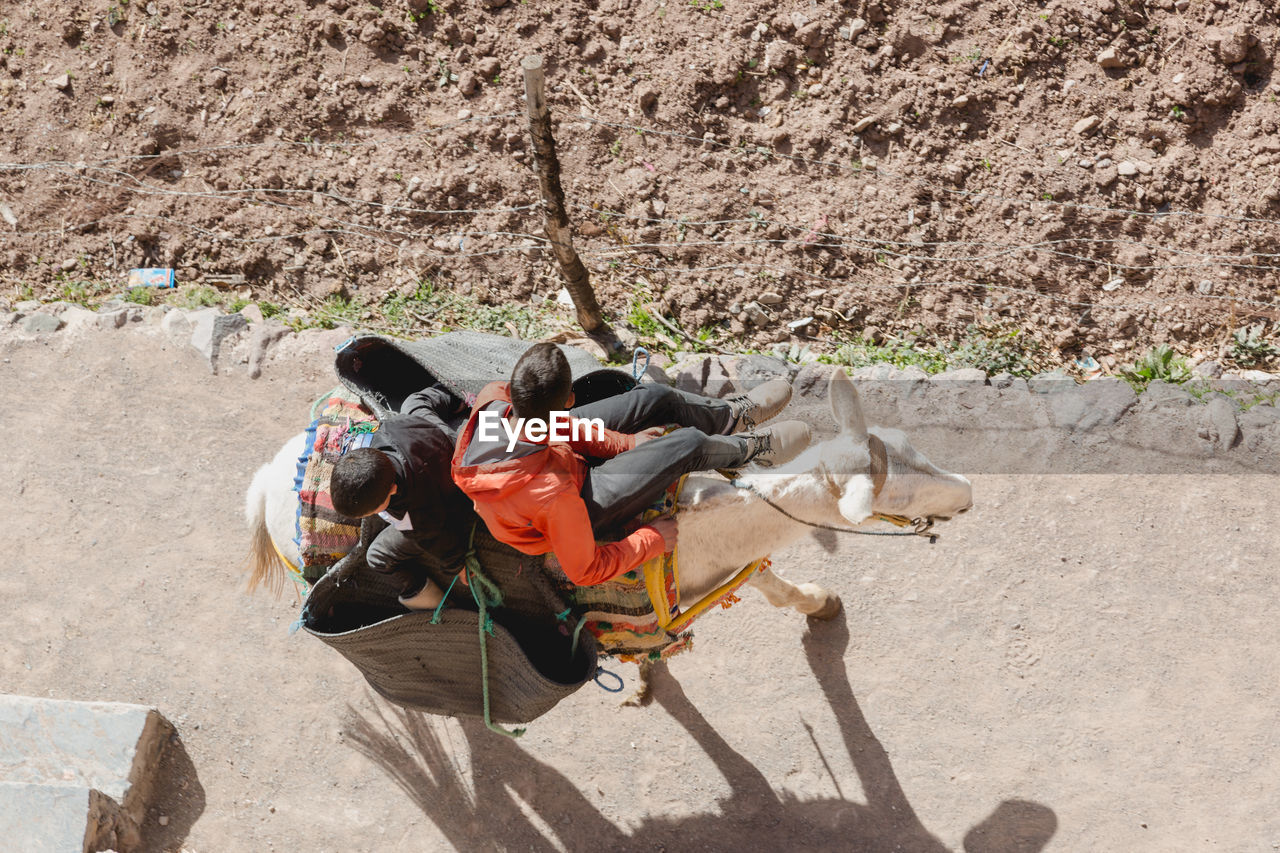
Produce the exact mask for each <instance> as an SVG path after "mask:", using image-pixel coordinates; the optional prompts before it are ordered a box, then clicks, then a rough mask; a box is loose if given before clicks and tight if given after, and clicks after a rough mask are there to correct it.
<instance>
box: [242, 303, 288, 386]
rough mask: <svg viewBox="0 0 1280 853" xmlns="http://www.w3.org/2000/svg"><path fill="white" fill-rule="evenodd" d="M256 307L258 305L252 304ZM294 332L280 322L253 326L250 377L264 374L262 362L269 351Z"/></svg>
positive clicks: (254, 377)
mask: <svg viewBox="0 0 1280 853" xmlns="http://www.w3.org/2000/svg"><path fill="white" fill-rule="evenodd" d="M250 307H253V308H256V307H257V306H256V305H254V306H250ZM292 334H293V330H292V329H289V328H288V327H286V326H284V325H282V324H280V323H258V324H256V325H255V326H254V327H253V333H252V335H251V337H250V338H249V370H248V373H249V378H250V379H257V378H258V377H259V376H261V375H262V362H263V361H265V360H266V358H267V352H268V351H269V350H270V349H271V347H272V346H273V345H274V344H275V343H276V342H277V341H279V340H280V339H281V338H285V337H288V336H289V335H292Z"/></svg>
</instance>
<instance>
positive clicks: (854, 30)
mask: <svg viewBox="0 0 1280 853" xmlns="http://www.w3.org/2000/svg"><path fill="white" fill-rule="evenodd" d="M866 28H867V22H866V21H865V20H863V19H862V18H854V19H853V20H852V21H850V22H849V38H854V39H856V38H857V37H858V36H859V35H861V34H862V32H863V31H864V30H865V29H866Z"/></svg>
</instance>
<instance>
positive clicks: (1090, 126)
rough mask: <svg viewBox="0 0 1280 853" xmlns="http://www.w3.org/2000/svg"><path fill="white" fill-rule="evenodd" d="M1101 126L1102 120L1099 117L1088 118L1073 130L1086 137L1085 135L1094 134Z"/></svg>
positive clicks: (1078, 123) (1079, 122) (1080, 121)
mask: <svg viewBox="0 0 1280 853" xmlns="http://www.w3.org/2000/svg"><path fill="white" fill-rule="evenodd" d="M1100 124H1102V119H1101V118H1099V117H1098V116H1087V117H1085V118H1082V119H1080V120H1079V121H1078V122H1076V123H1075V125H1074V126H1073V127H1072V128H1071V129H1072V130H1074V131H1075V132H1076V133H1078V134H1080V135H1081V136H1084V135H1085V134H1088V133H1092V132H1093V131H1094V130H1096V129H1097V128H1098V125H1100Z"/></svg>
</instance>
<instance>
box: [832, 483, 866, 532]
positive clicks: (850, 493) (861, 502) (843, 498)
mask: <svg viewBox="0 0 1280 853" xmlns="http://www.w3.org/2000/svg"><path fill="white" fill-rule="evenodd" d="M873 497H875V489H874V487H873V485H872V483H871V478H870V477H867V476H865V475H862V474H859V475H857V476H855V477H851V478H850V479H849V482H848V483H846V484H845V486H844V492H843V493H841V495H840V501H839V503H837V504H836V507H837V509H839V510H840V515H841V516H842V517H843V518H844V520H845V521H847V522H849V523H850V524H861V523H862V522H864V521H866V520H867V518H868V517H869V516H870V515H871V500H872V498H873Z"/></svg>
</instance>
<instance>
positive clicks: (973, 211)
mask: <svg viewBox="0 0 1280 853" xmlns="http://www.w3.org/2000/svg"><path fill="white" fill-rule="evenodd" d="M1278 32H1280V28H1278V25H1277V16H1276V11H1275V9H1274V8H1273V6H1272V4H1269V3H1265V2H1262V0H1245V2H1237V3H1229V4H1228V3H1224V2H1210V0H1156V2H1149V3H1145V4H1129V3H1124V2H1114V0H1087V2H1059V1H1058V0H1051V2H1047V3H1038V2H1024V0H1012V2H1005V3H979V2H974V1H973V0H954V2H947V3H931V2H922V0H903V2H888V3H879V2H875V3H872V2H845V3H839V2H832V0H823V2H810V3H790V4H784V5H783V6H778V5H777V4H774V3H766V2H760V0H723V2H721V0H690V2H688V3H681V2H676V0H670V2H652V0H603V2H592V1H591V0H567V2H562V3H545V2H538V0H535V2H503V0H486V2H484V3H460V2H439V3H436V2H427V1H426V0H408V2H407V3H400V2H386V3H382V4H380V5H379V4H370V3H351V2H348V0H328V2H325V3H308V2H300V1H299V0H290V2H257V1H256V0H255V1H254V2H230V0H206V2H203V3H200V4H182V3H177V2H166V0H155V2H140V0H135V2H132V3H120V4H116V5H103V6H101V7H94V8H92V9H87V8H85V7H83V6H82V5H80V4H74V3H69V2H61V0H36V2H32V3H25V4H22V5H21V6H20V7H19V6H13V7H11V8H9V9H7V10H6V11H5V12H4V13H3V14H2V15H0V115H3V121H4V124H5V127H6V128H7V129H8V130H9V132H8V133H6V134H5V135H4V138H3V139H0V156H2V157H3V160H4V161H5V162H4V163H3V164H0V202H3V203H4V205H5V208H4V209H3V210H2V211H0V213H3V214H4V223H3V225H0V227H3V228H4V229H5V230H6V231H7V232H8V233H7V234H6V236H5V241H4V251H3V253H2V254H0V273H2V274H3V276H4V278H5V279H6V280H7V281H8V282H9V283H10V290H11V291H14V292H15V293H17V294H19V295H21V294H24V293H34V294H36V295H54V294H64V295H68V294H69V295H71V296H73V297H74V296H77V295H80V296H83V295H85V294H86V293H89V294H92V292H93V291H94V290H95V289H97V288H98V287H100V285H99V284H98V283H100V282H106V283H108V285H109V286H110V287H111V288H112V289H117V290H118V288H119V287H120V285H121V283H122V281H123V273H124V271H125V270H127V269H129V268H131V267H135V266H148V265H156V266H172V267H175V268H176V269H177V271H178V278H179V281H182V282H190V283H195V282H200V281H204V282H206V283H213V284H216V285H217V286H219V287H222V288H230V289H231V290H232V291H234V293H238V294H239V295H241V296H245V297H250V296H251V297H253V298H257V299H260V300H266V301H274V302H276V303H289V304H290V305H295V306H298V307H300V308H305V309H308V310H311V311H313V312H315V311H319V310H320V306H321V304H322V301H323V300H326V299H327V300H329V301H328V302H327V303H324V304H325V305H326V307H325V309H324V310H328V311H330V312H334V311H337V312H340V313H344V318H345V319H348V320H350V321H355V322H359V321H363V322H365V323H366V324H371V325H374V326H376V325H378V324H379V323H384V324H387V325H395V324H396V323H400V324H404V325H407V326H412V327H416V328H417V329H418V330H419V331H422V330H426V329H430V328H435V327H438V326H439V325H440V323H441V322H442V321H441V319H440V317H439V316H437V312H436V311H435V310H434V309H433V307H432V306H433V305H437V304H438V301H439V298H440V294H441V293H444V294H449V295H450V296H451V297H456V298H457V299H462V300H467V301H468V302H469V304H474V305H476V306H477V310H481V309H483V308H485V306H491V307H499V308H505V309H511V308H517V307H520V306H527V305H530V304H532V303H539V302H541V301H542V300H543V299H545V298H549V297H554V294H555V293H556V292H557V290H558V289H559V283H558V279H557V276H556V274H555V272H554V270H553V267H552V266H551V260H550V256H549V253H548V252H546V251H545V248H544V247H545V241H544V240H543V238H542V237H541V236H540V230H541V220H540V211H539V210H538V209H537V208H536V207H535V202H536V201H537V188H536V183H535V181H534V179H533V177H532V175H531V173H530V171H529V165H530V160H531V153H530V151H529V144H528V142H527V129H526V126H525V121H524V118H523V113H522V111H523V104H522V101H521V92H522V83H521V79H520V73H519V68H518V63H519V59H520V57H521V56H523V55H526V54H529V53H533V52H541V53H543V54H545V55H546V57H547V58H548V61H549V64H550V71H549V74H548V81H549V85H550V86H551V89H552V91H551V92H550V93H549V95H550V102H551V105H552V109H553V114H554V116H555V118H556V119H557V120H558V128H557V134H558V138H559V144H560V149H561V155H562V159H563V162H564V166H565V176H566V189H567V191H568V193H569V197H570V202H571V205H572V207H571V212H572V214H573V216H574V217H575V220H576V223H577V233H578V242H579V245H580V248H581V249H582V250H583V252H584V256H585V258H586V260H587V263H588V266H589V267H590V268H591V270H592V273H593V276H594V280H595V283H596V285H597V288H598V289H599V291H600V294H601V298H602V302H603V303H604V305H605V307H606V309H607V310H608V311H609V312H610V313H611V314H613V315H614V316H615V317H616V318H620V319H623V320H625V319H627V318H628V317H630V318H631V319H632V320H633V321H636V322H637V324H638V325H643V323H642V322H640V320H642V318H637V316H636V315H635V312H632V311H631V308H632V307H633V305H635V304H642V303H647V302H651V303H654V305H655V310H661V311H662V312H665V313H666V314H667V315H668V316H670V317H671V318H673V319H674V320H675V321H676V322H677V323H678V324H679V325H680V326H681V327H682V328H683V329H684V330H686V331H687V332H689V333H690V334H697V335H701V336H702V337H705V338H707V339H709V340H711V341H718V340H719V341H723V340H728V339H729V338H730V336H734V337H736V339H737V340H738V341H739V342H740V343H743V344H749V345H754V346H759V347H765V346H768V345H770V344H774V343H777V342H800V343H804V342H810V341H814V340H816V341H818V342H819V343H820V344H821V345H823V346H826V345H830V344H832V343H834V342H837V341H839V340H841V339H844V340H848V339H853V338H857V337H858V336H859V335H863V334H865V335H868V336H870V337H872V338H877V337H879V336H882V335H886V334H897V335H901V334H903V333H906V332H908V331H912V330H916V331H919V332H920V333H921V334H923V335H924V336H925V337H926V338H932V337H935V336H936V337H938V338H941V339H943V340H947V339H964V338H966V337H972V336H975V335H981V334H987V335H990V334H994V333H995V332H996V331H999V330H1002V331H1009V330H1014V329H1023V330H1026V332H1025V334H1024V335H1023V336H1022V339H1031V340H1034V341H1036V342H1038V343H1039V345H1040V358H1042V359H1044V360H1048V361H1059V360H1063V361H1067V362H1071V361H1072V360H1074V358H1075V357H1076V356H1078V355H1081V354H1087V355H1092V356H1095V357H1096V358H1098V359H1099V360H1100V361H1102V362H1103V364H1104V365H1106V366H1109V367H1110V366H1114V365H1115V364H1116V363H1118V362H1120V361H1127V360H1130V359H1131V358H1132V357H1133V355H1134V353H1135V351H1139V350H1145V349H1146V348H1147V347H1148V346H1150V345H1152V344H1155V343H1160V342H1168V343H1171V344H1173V345H1174V346H1176V347H1177V348H1179V349H1181V350H1183V351H1184V352H1186V353H1188V354H1191V353H1193V352H1194V351H1196V350H1200V351H1203V352H1205V353H1206V354H1209V355H1219V353H1218V350H1219V349H1220V348H1222V347H1224V346H1225V345H1226V344H1228V343H1229V337H1230V333H1231V332H1232V331H1233V330H1234V329H1236V328H1237V327H1239V326H1240V325H1242V324H1245V323H1249V322H1255V321H1262V322H1265V323H1274V321H1275V319H1276V317H1277V313H1276V312H1277V307H1278V306H1277V301H1276V300H1277V294H1276V282H1277V280H1280V278H1278V276H1277V271H1278V270H1280V256H1278V255H1277V249H1276V246H1277V245H1280V224H1278V223H1277V218H1280V134H1278V133H1277V131H1278V129H1280V127H1278V125H1277V122H1278V121H1280V105H1278V104H1277V97H1278V96H1280V81H1278V80H1276V79H1275V78H1274V62H1275V50H1276V40H1277V35H1278ZM424 279H426V280H429V281H431V282H432V284H433V286H434V287H435V290H433V291H431V292H432V294H434V296H433V298H434V299H435V302H432V301H431V300H427V299H425V298H424V296H423V293H424V292H423V290H422V289H421V288H419V287H418V285H417V282H419V281H420V280H424ZM241 282H243V283H241ZM231 295H233V294H232V293H228V294H226V296H227V297H228V298H230V296H231ZM335 297H336V298H335ZM347 298H350V300H351V302H350V303H348V302H345V301H344V300H345V299H347ZM501 325H502V324H501V323H498V327H501ZM975 326H976V327H977V328H978V329H979V330H980V331H974V330H972V329H971V328H970V327H975ZM1271 328H1272V327H1270V326H1269V327H1268V328H1264V329H1263V330H1262V335H1263V336H1264V337H1265V336H1266V335H1267V334H1270V333H1271ZM642 331H643V330H642ZM522 332H523V330H522ZM1226 354H1227V355H1228V356H1230V350H1229V348H1228V351H1227V353H1226ZM1242 366H1260V365H1242Z"/></svg>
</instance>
